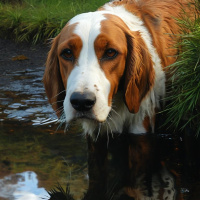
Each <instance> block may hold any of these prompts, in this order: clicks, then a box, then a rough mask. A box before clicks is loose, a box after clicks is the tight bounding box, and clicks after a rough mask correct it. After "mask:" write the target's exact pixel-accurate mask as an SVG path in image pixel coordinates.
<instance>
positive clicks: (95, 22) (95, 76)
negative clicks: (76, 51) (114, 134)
mask: <svg viewBox="0 0 200 200" xmlns="http://www.w3.org/2000/svg"><path fill="white" fill-rule="evenodd" d="M105 19H106V18H105V16H104V12H101V11H97V12H90V13H84V14H80V15H77V16H75V17H74V18H72V19H71V20H70V21H69V24H71V25H72V24H76V27H75V29H74V31H73V33H75V34H76V35H78V36H79V37H80V38H81V40H82V49H81V51H80V55H79V57H78V58H77V62H76V64H75V66H74V69H73V70H72V71H71V73H70V75H69V77H68V80H67V94H66V98H65V101H64V110H65V113H66V121H70V120H71V119H73V118H74V117H76V113H75V111H74V109H73V108H72V106H71V105H70V96H71V94H72V93H73V92H87V91H88V92H92V93H94V94H95V96H96V103H95V105H94V107H93V114H94V118H95V119H96V120H98V121H105V120H106V118H107V116H108V113H109V112H110V109H111V107H110V106H109V105H108V96H109V93H110V82H109V80H108V79H107V78H106V75H105V73H104V71H103V70H102V68H101V66H100V64H99V61H98V58H97V56H96V53H95V48H94V42H95V40H96V38H97V37H98V35H99V34H100V33H101V22H102V21H103V20H105Z"/></svg>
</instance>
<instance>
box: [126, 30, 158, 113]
mask: <svg viewBox="0 0 200 200" xmlns="http://www.w3.org/2000/svg"><path fill="white" fill-rule="evenodd" d="M126 38H127V47H128V53H127V58H126V69H125V83H124V84H125V103H126V105H127V107H128V110H129V112H131V113H137V112H138V111H139V108H140V104H141V101H142V100H143V99H144V98H145V96H146V95H147V93H148V92H149V91H150V88H151V87H152V85H153V83H154V77H155V72H154V68H153V61H152V59H151V55H150V53H149V50H148V48H147V46H146V44H145V42H144V41H143V39H142V38H141V35H140V33H139V32H131V33H127V35H126Z"/></svg>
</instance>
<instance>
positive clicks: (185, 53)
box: [166, 2, 200, 135]
mask: <svg viewBox="0 0 200 200" xmlns="http://www.w3.org/2000/svg"><path fill="white" fill-rule="evenodd" d="M197 8H199V2H197ZM195 19H196V20H195V21H193V22H192V21H191V20H189V19H188V18H187V16H184V17H183V18H182V19H180V20H178V22H179V24H180V28H181V29H182V31H183V35H182V36H181V42H180V43H179V44H178V48H179V49H181V53H180V55H179V58H178V60H177V62H175V63H174V64H173V65H171V66H170V67H171V74H172V75H171V78H170V81H169V82H170V84H169V85H170V86H169V88H168V89H169V91H170V95H169V97H168V98H166V100H167V101H169V102H170V103H169V105H168V106H167V108H166V113H167V121H166V123H167V124H170V126H171V127H173V128H175V129H177V128H181V129H184V128H185V127H186V126H190V127H191V128H192V130H194V131H195V133H196V135H198V134H199V133H200V120H199V119H200V23H199V22H200V16H199V15H196V16H195Z"/></svg>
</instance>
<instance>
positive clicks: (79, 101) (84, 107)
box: [70, 92, 96, 112]
mask: <svg viewBox="0 0 200 200" xmlns="http://www.w3.org/2000/svg"><path fill="white" fill-rule="evenodd" d="M70 102H71V105H72V107H73V108H74V109H75V110H77V111H82V112H84V111H89V110H90V109H91V108H92V107H93V106H94V104H95V102H96V96H95V94H94V93H92V92H84V93H80V92H73V93H72V95H71V97H70Z"/></svg>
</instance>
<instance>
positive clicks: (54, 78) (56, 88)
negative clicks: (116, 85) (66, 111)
mask: <svg viewBox="0 0 200 200" xmlns="http://www.w3.org/2000/svg"><path fill="white" fill-rule="evenodd" d="M59 37H60V35H58V36H57V37H56V38H54V39H53V41H52V45H51V49H50V51H49V53H48V57H47V61H46V69H45V72H44V76H43V82H44V86H45V90H46V94H47V97H48V99H49V102H50V103H51V105H52V107H53V109H54V110H55V111H56V114H57V116H58V117H60V115H61V110H62V109H61V108H62V106H63V100H64V98H65V88H64V85H63V82H62V78H61V74H60V69H59V61H58V53H57V51H58V41H59Z"/></svg>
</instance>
